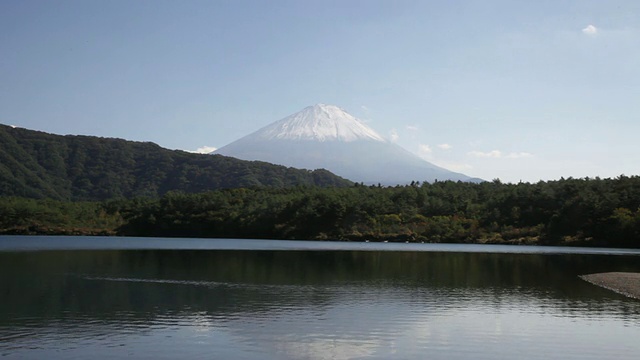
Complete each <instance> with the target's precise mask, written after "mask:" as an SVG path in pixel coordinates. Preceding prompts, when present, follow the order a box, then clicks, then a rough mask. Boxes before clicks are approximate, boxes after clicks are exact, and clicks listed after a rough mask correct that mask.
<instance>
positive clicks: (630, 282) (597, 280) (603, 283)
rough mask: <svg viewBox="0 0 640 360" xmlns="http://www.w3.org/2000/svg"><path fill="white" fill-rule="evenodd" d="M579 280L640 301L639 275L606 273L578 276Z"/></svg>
mask: <svg viewBox="0 0 640 360" xmlns="http://www.w3.org/2000/svg"><path fill="white" fill-rule="evenodd" d="M579 278H580V279H582V280H584V281H586V282H589V283H591V284H593V285H596V286H600V287H602V288H605V289H607V290H611V291H614V292H616V293H618V294H621V295H624V296H627V297H630V298H634V299H638V300H640V273H633V272H608V273H597V274H588V275H580V276H579Z"/></svg>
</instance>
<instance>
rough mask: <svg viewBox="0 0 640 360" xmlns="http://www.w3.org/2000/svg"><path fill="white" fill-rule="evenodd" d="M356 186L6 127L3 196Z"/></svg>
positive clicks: (1, 148) (1, 131) (313, 174)
mask: <svg viewBox="0 0 640 360" xmlns="http://www.w3.org/2000/svg"><path fill="white" fill-rule="evenodd" d="M296 185H315V186H348V185H351V182H350V181H348V180H345V179H343V178H340V177H338V176H336V175H334V174H332V173H330V172H328V171H326V170H315V171H308V170H299V169H293V168H287V167H284V166H278V165H273V164H269V163H264V162H253V161H242V160H238V159H234V158H229V157H224V156H220V155H215V156H212V155H201V154H192V153H188V152H184V151H179V150H168V149H164V148H162V147H160V146H158V145H156V144H153V143H150V142H134V141H126V140H121V139H111V138H99V137H93V136H74V135H66V136H61V135H53V134H48V133H44V132H39V131H33V130H27V129H22V128H13V127H11V126H6V125H0V196H20V197H28V198H51V199H60V200H104V199H113V198H122V197H126V198H131V197H157V196H161V195H163V194H165V193H167V192H169V191H173V190H177V191H182V192H185V193H196V192H203V191H208V190H216V189H223V188H239V187H244V188H246V187H262V186H269V187H288V186H296Z"/></svg>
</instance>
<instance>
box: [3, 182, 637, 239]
mask: <svg viewBox="0 0 640 360" xmlns="http://www.w3.org/2000/svg"><path fill="white" fill-rule="evenodd" d="M0 233H1V234H47V235H54V234H56V235H121V236H162V237H217V238H264V239H302V240H305V239H308V240H342V241H402V242H448V243H491V244H539V245H580V246H607V247H628V248H637V247H640V177H638V176H633V177H627V176H619V177H617V178H615V179H599V178H595V179H589V178H585V179H572V178H569V179H561V180H557V181H548V182H543V181H541V182H538V183H535V184H531V183H518V184H504V183H501V182H500V181H499V180H494V181H492V182H484V183H480V184H473V183H463V182H451V181H444V182H435V183H423V184H420V183H412V184H410V185H407V186H396V187H382V186H365V185H362V184H355V185H354V186H352V187H346V188H338V187H334V188H320V187H310V186H300V187H290V188H277V189H276V188H264V187H261V188H241V189H226V190H218V191H211V192H205V193H198V194H186V193H180V192H169V193H167V194H165V195H163V196H162V197H159V198H135V199H113V200H108V201H101V202H67V201H59V200H50V199H27V198H19V197H5V198H0Z"/></svg>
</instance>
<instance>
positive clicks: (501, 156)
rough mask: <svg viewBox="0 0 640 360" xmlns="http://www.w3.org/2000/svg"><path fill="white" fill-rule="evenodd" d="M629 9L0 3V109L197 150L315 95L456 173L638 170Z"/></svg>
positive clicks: (2, 114)
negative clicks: (0, 54) (0, 55)
mask: <svg viewBox="0 0 640 360" xmlns="http://www.w3.org/2000/svg"><path fill="white" fill-rule="evenodd" d="M638 24H640V3H638V2H635V1H615V0H614V1H607V2H602V1H588V0H587V1H580V0H569V1H563V2H561V3H558V2H554V1H538V2H532V3H520V2H518V3H515V2H511V1H495V0H490V1H485V2H477V1H460V2H454V3H451V2H424V1H397V2H391V1H375V0H374V1H347V2H345V1H304V2H301V1H273V2H260V1H184V2H172V1H146V0H145V1H135V2H126V1H91V2H86V1H58V2H49V1H19V2H18V1H16V2H8V1H7V2H1V3H0V31H1V33H2V35H1V36H0V49H2V57H1V58H0V79H2V81H0V123H4V124H8V125H14V126H19V127H24V128H29V129H34V130H41V131H46V132H52V133H57V134H84V135H96V136H104V137H119V138H125V139H129V140H138V141H152V142H155V143H157V144H159V145H161V146H163V147H168V148H173V149H183V150H192V151H195V150H197V149H198V148H202V150H203V151H211V150H212V149H214V148H220V147H222V146H224V145H226V144H229V143H231V142H233V141H234V140H237V139H239V138H241V137H243V136H245V135H247V134H250V133H252V132H254V131H256V130H258V129H260V128H262V127H264V126H266V125H268V124H270V123H273V122H275V121H277V120H279V119H282V118H284V117H286V116H288V115H290V114H292V113H295V112H297V111H299V110H300V109H303V108H305V107H307V106H310V105H313V104H316V103H326V104H334V105H337V106H339V107H341V108H343V109H345V110H346V111H348V112H349V113H351V114H352V115H354V116H355V117H357V118H359V119H361V120H363V121H365V122H366V124H367V125H368V126H369V127H371V128H372V129H374V130H375V131H377V132H378V133H380V134H382V135H383V136H384V137H385V138H386V139H387V140H389V141H392V142H395V143H397V144H399V145H401V146H403V147H404V148H406V149H407V150H409V151H411V152H413V153H415V154H417V155H419V156H421V157H422V158H424V159H426V160H428V161H429V162H431V163H434V164H436V165H438V166H442V167H444V168H446V169H449V170H452V171H456V172H462V173H465V174H467V175H470V176H473V177H479V178H483V179H487V180H491V179H494V178H500V179H501V180H502V181H507V182H517V181H520V180H522V181H530V182H535V181H538V180H541V179H542V180H552V179H557V178H560V177H565V178H566V177H586V176H588V177H596V176H600V177H616V176H618V175H620V174H626V175H638V173H639V171H638V165H637V164H638V163H640V142H638V141H637V139H636V134H638V133H640V121H638V120H639V118H640V103H639V102H638V101H637V94H638V93H640V68H639V67H638V66H637V64H638V63H640V27H639V26H638ZM205 147H206V149H205Z"/></svg>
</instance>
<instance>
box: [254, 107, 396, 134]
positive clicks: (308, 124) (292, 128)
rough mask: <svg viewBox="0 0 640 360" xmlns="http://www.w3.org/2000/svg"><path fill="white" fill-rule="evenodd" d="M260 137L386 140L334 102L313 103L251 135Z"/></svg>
mask: <svg viewBox="0 0 640 360" xmlns="http://www.w3.org/2000/svg"><path fill="white" fill-rule="evenodd" d="M250 136H251V137H252V138H259V139H262V140H276V139H277V140H314V141H344V142H350V141H355V140H374V141H381V142H385V140H384V138H383V137H382V136H380V135H379V134H378V133H377V132H375V130H373V129H371V128H370V127H368V126H367V125H365V124H364V123H363V122H362V121H360V120H358V119H356V118H355V117H353V116H352V115H351V114H349V113H347V112H346V111H344V110H342V109H341V108H339V107H337V106H334V105H325V104H316V105H313V106H309V107H306V108H304V109H302V110H301V111H299V112H297V113H295V114H293V115H290V116H287V117H286V118H284V119H282V120H279V121H277V122H275V123H273V124H271V125H268V126H266V127H264V128H262V129H260V130H258V131H256V132H255V133H253V134H251V135H250Z"/></svg>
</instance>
